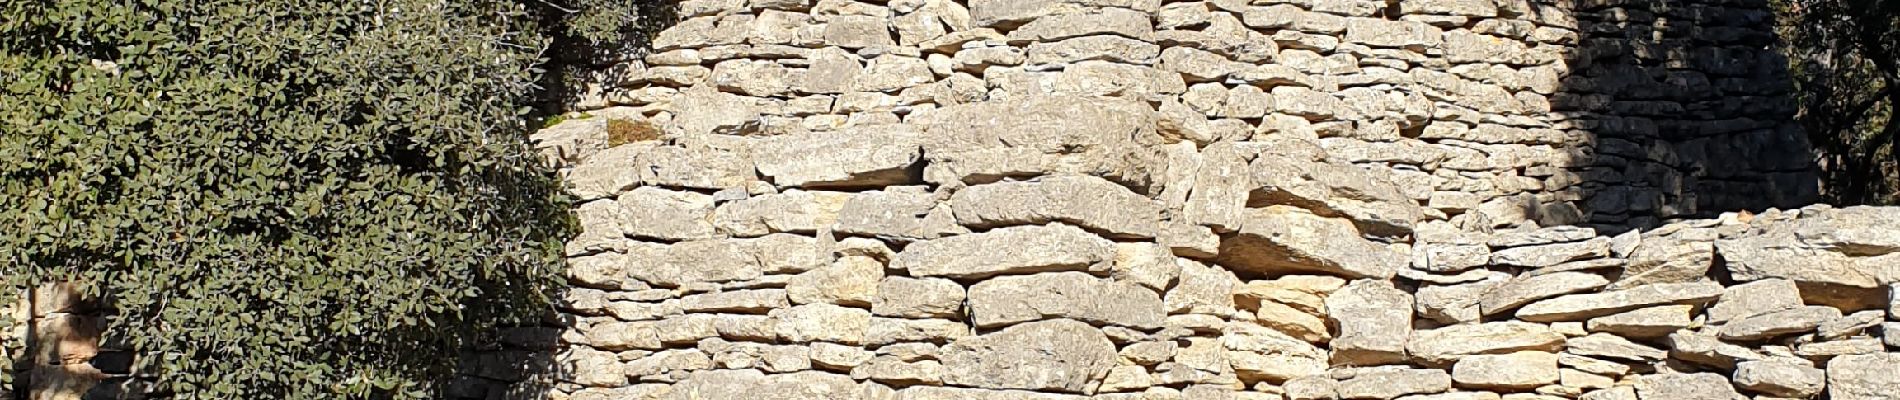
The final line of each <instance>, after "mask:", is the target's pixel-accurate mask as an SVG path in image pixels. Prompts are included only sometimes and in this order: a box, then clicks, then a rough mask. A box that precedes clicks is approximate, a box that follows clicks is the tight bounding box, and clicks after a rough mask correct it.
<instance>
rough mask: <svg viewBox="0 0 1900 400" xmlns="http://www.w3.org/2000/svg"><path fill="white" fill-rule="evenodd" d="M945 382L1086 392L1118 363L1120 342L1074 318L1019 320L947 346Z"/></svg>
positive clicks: (974, 385)
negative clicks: (1112, 340) (1116, 347)
mask: <svg viewBox="0 0 1900 400" xmlns="http://www.w3.org/2000/svg"><path fill="white" fill-rule="evenodd" d="M942 357H943V365H944V367H945V368H946V369H948V371H946V373H945V374H944V383H946V384H950V385H957V386H973V387H984V388H998V389H1024V390H1048V391H1057V392H1066V393H1083V392H1086V391H1087V390H1089V389H1090V388H1091V385H1093V384H1095V383H1096V382H1098V381H1099V380H1100V379H1101V378H1103V377H1104V376H1106V375H1108V370H1109V369H1110V368H1113V367H1114V366H1115V357H1116V356H1115V345H1114V344H1113V343H1110V342H1109V341H1108V338H1107V337H1106V336H1103V335H1102V333H1101V331H1100V330H1097V329H1095V328H1093V327H1090V326H1089V325H1088V324H1085V323H1081V322H1077V321H1071V320H1049V321H1038V322H1030V323H1024V324H1018V325H1015V326H1011V327H1008V328H1004V329H1003V330H1001V331H997V332H995V333H991V334H987V335H983V336H976V337H970V338H966V339H962V340H958V341H956V343H953V344H951V345H950V346H948V347H945V348H944V349H943V355H942Z"/></svg>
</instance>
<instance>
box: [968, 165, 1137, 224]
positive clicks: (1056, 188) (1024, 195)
mask: <svg viewBox="0 0 1900 400" xmlns="http://www.w3.org/2000/svg"><path fill="white" fill-rule="evenodd" d="M950 206H951V209H952V210H953V211H955V213H956V216H957V222H959V223H962V224H963V225H965V226H970V227H973V228H991V227H998V226H1009V225H1028V224H1043V223H1049V222H1062V223H1067V224H1072V225H1076V226H1080V227H1082V228H1086V229H1091V230H1096V231H1101V232H1105V233H1106V234H1107V235H1109V236H1112V237H1123V238H1152V237H1154V236H1155V231H1156V230H1158V229H1159V228H1160V221H1161V215H1160V214H1161V208H1160V205H1159V204H1157V203H1156V202H1155V201H1154V200H1152V199H1149V198H1148V197H1147V196H1142V195H1139V194H1135V193H1134V192H1131V191H1129V190H1128V189H1127V188H1125V187H1122V186H1121V185H1117V184H1115V183H1114V182H1109V181H1107V180H1104V179H1102V178H1097V177H1093V176H1082V175H1060V176H1053V177H1047V178H1043V179H1040V180H1036V181H1030V182H1001V183H992V184H987V185H977V186H971V187H968V188H964V189H963V190H959V191H957V193H956V195H954V196H951V197H950Z"/></svg>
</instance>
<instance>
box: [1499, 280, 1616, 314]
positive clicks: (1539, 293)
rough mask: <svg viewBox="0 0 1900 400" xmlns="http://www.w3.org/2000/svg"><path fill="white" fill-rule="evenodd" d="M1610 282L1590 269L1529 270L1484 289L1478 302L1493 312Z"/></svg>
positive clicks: (1583, 290) (1589, 289)
mask: <svg viewBox="0 0 1900 400" xmlns="http://www.w3.org/2000/svg"><path fill="white" fill-rule="evenodd" d="M1609 283H1610V280H1609V279H1605V278H1603V276H1602V275H1597V274H1592V273H1587V272H1557V273H1549V274H1537V275H1530V274H1527V275H1522V276H1519V277H1517V278H1513V279H1511V280H1508V281H1504V283H1503V284H1501V285H1498V287H1497V288H1496V289H1492V290H1491V291H1490V292H1487V293H1485V294H1484V296H1483V297H1482V298H1481V300H1479V302H1478V306H1479V308H1480V310H1482V312H1483V313H1484V315H1494V314H1499V313H1503V312H1505V311H1510V310H1513V309H1516V308H1517V307H1520V306H1523V305H1525V304H1530V303H1533V302H1536V301H1539V300H1544V299H1549V298H1552V297H1557V296H1562V295H1567V294H1572V293H1581V292H1586V291H1591V290H1596V289H1600V288H1602V287H1603V286H1604V285H1608V284H1609Z"/></svg>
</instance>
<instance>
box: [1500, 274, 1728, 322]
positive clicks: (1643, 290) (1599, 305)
mask: <svg viewBox="0 0 1900 400" xmlns="http://www.w3.org/2000/svg"><path fill="white" fill-rule="evenodd" d="M1721 295H1722V285H1721V284H1718V283H1714V282H1706V281H1705V282H1696V283H1662V284H1655V285H1649V286H1641V287H1636V288H1631V289H1624V290H1618V291H1610V292H1603V293H1591V294H1574V295H1569V296H1564V297H1558V298H1554V299H1549V300H1544V301H1539V302H1536V303H1531V304H1530V305H1527V306H1524V307H1523V308H1519V309H1518V310H1517V317H1518V318H1520V319H1523V320H1526V321H1533V322H1550V321H1578V320H1583V319H1588V318H1592V317H1600V316H1604V315H1610V314H1615V313H1619V312H1624V311H1629V310H1633V309H1637V308H1642V307H1650V306H1659V305H1665V304H1701V303H1706V302H1708V301H1710V300H1714V299H1715V298H1716V297H1718V296H1721Z"/></svg>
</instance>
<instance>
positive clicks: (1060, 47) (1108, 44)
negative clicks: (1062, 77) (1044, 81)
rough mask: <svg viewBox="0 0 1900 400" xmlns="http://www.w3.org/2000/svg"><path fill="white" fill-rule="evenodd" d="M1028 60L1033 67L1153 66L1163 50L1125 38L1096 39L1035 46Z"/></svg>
mask: <svg viewBox="0 0 1900 400" xmlns="http://www.w3.org/2000/svg"><path fill="white" fill-rule="evenodd" d="M1027 56H1028V60H1027V61H1028V63H1030V64H1070V63H1076V62H1081V61H1091V60H1100V61H1112V62H1119V63H1128V64H1150V63H1153V62H1154V61H1155V59H1156V58H1157V57H1160V56H1161V46H1156V45H1154V44H1153V43H1148V42H1143V41H1140V40H1135V39H1130V38H1127V37H1122V36H1115V35H1096V36H1083V37H1078V38H1073V39H1066V40H1062V41H1057V42H1037V43H1031V44H1029V50H1028V54H1027Z"/></svg>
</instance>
